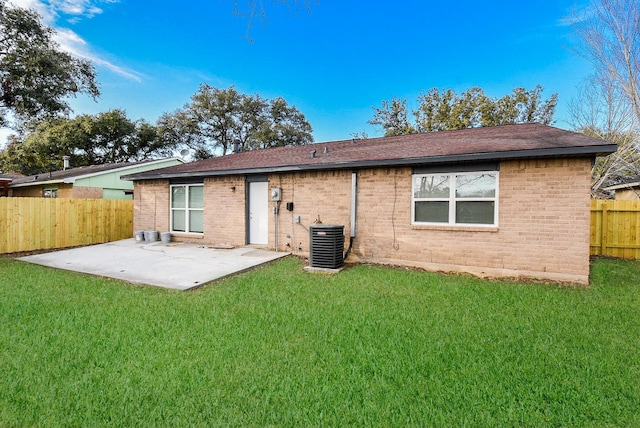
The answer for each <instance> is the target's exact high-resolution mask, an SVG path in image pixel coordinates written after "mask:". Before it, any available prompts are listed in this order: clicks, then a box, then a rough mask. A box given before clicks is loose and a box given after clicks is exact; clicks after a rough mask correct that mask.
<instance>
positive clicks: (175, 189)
mask: <svg viewBox="0 0 640 428" xmlns="http://www.w3.org/2000/svg"><path fill="white" fill-rule="evenodd" d="M171 231H172V232H188V233H203V232H204V185H202V184H180V185H173V186H171Z"/></svg>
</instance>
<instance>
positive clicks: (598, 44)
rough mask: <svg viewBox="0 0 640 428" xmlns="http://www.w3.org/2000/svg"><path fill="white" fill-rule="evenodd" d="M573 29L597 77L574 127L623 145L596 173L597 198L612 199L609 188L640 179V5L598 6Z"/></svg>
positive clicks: (577, 104)
mask: <svg viewBox="0 0 640 428" xmlns="http://www.w3.org/2000/svg"><path fill="white" fill-rule="evenodd" d="M573 25H574V30H575V31H576V34H577V36H578V37H579V39H580V42H581V43H580V44H579V45H578V46H577V47H576V48H575V52H576V53H578V54H579V55H580V56H582V57H583V58H585V59H587V60H588V61H590V62H591V64H592V65H593V66H594V73H593V75H591V76H590V77H588V78H587V79H586V80H585V82H584V84H583V86H582V87H581V90H580V92H579V96H578V98H577V100H574V101H573V102H572V104H571V108H570V113H571V122H572V125H573V127H574V129H576V130H577V131H579V132H583V133H585V134H587V135H591V136H595V137H598V138H603V139H606V140H609V141H612V142H614V143H617V144H618V150H617V151H616V152H615V153H612V154H611V155H608V156H606V157H600V158H598V159H596V162H595V164H594V166H593V169H592V186H591V194H592V197H610V196H609V195H608V194H606V193H605V192H604V191H603V190H602V189H603V188H605V187H607V186H611V185H615V184H619V183H621V182H622V181H623V180H624V179H625V178H626V177H630V176H637V175H640V150H639V148H638V144H639V142H640V127H639V125H640V92H639V80H638V79H640V77H639V72H640V34H639V28H640V3H639V2H638V1H637V0H633V1H629V0H598V1H594V2H592V3H591V5H590V8H589V9H587V13H586V14H584V15H582V16H578V15H574V17H573Z"/></svg>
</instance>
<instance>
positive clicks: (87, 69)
mask: <svg viewBox="0 0 640 428" xmlns="http://www.w3.org/2000/svg"><path fill="white" fill-rule="evenodd" d="M53 34H54V31H53V29H51V28H50V27H47V26H45V25H43V24H42V23H41V22H40V17H39V16H38V14H37V13H35V12H33V11H31V10H27V9H22V8H18V7H13V6H9V5H8V4H7V3H6V0H0V126H7V125H9V116H8V113H9V112H11V113H13V115H14V116H15V117H16V118H17V119H19V120H25V119H34V118H44V117H52V116H55V115H58V114H61V113H62V114H66V113H68V112H69V110H70V108H69V104H68V102H67V101H66V98H67V97H69V96H75V95H77V94H79V93H86V94H88V95H90V96H92V97H93V98H96V97H97V96H98V95H99V94H100V92H99V89H98V86H97V84H96V82H95V76H96V74H95V70H94V68H93V66H92V65H91V63H90V62H89V61H86V60H83V59H78V58H74V57H72V56H71V55H69V54H68V53H65V52H61V51H60V50H59V46H58V45H57V44H56V43H55V42H54V41H53Z"/></svg>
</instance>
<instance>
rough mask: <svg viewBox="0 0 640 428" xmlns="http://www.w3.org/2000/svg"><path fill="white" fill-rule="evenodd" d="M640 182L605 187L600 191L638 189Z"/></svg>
mask: <svg viewBox="0 0 640 428" xmlns="http://www.w3.org/2000/svg"><path fill="white" fill-rule="evenodd" d="M639 186H640V181H633V182H629V183H623V184H616V185H615V186H609V187H605V188H603V189H602V190H618V189H633V188H634V187H639Z"/></svg>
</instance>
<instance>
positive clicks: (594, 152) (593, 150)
mask: <svg viewBox="0 0 640 428" xmlns="http://www.w3.org/2000/svg"><path fill="white" fill-rule="evenodd" d="M617 147H618V146H617V145H616V144H608V145H599V146H582V147H562V148H550V149H537V150H511V151H505V152H486V153H468V154H457V155H447V156H429V157H416V158H400V159H382V160H364V161H355V162H333V163H321V164H306V165H281V166H267V167H253V168H241V169H225V170H209V171H206V170H205V171H187V172H174V173H171V172H165V173H162V172H157V171H149V172H142V173H138V174H132V175H124V176H122V177H121V178H122V179H123V180H131V181H138V180H158V179H171V178H184V177H194V178H195V177H214V176H223V175H253V174H267V173H278V172H301V171H320V170H331V169H360V168H375V167H397V166H415V165H433V164H451V163H471V162H473V163H475V162H486V161H504V160H515V159H523V160H524V159H543V158H567V157H589V158H595V157H596V156H600V155H606V154H610V153H613V152H615V151H616V150H617ZM267 150H268V149H267Z"/></svg>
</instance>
